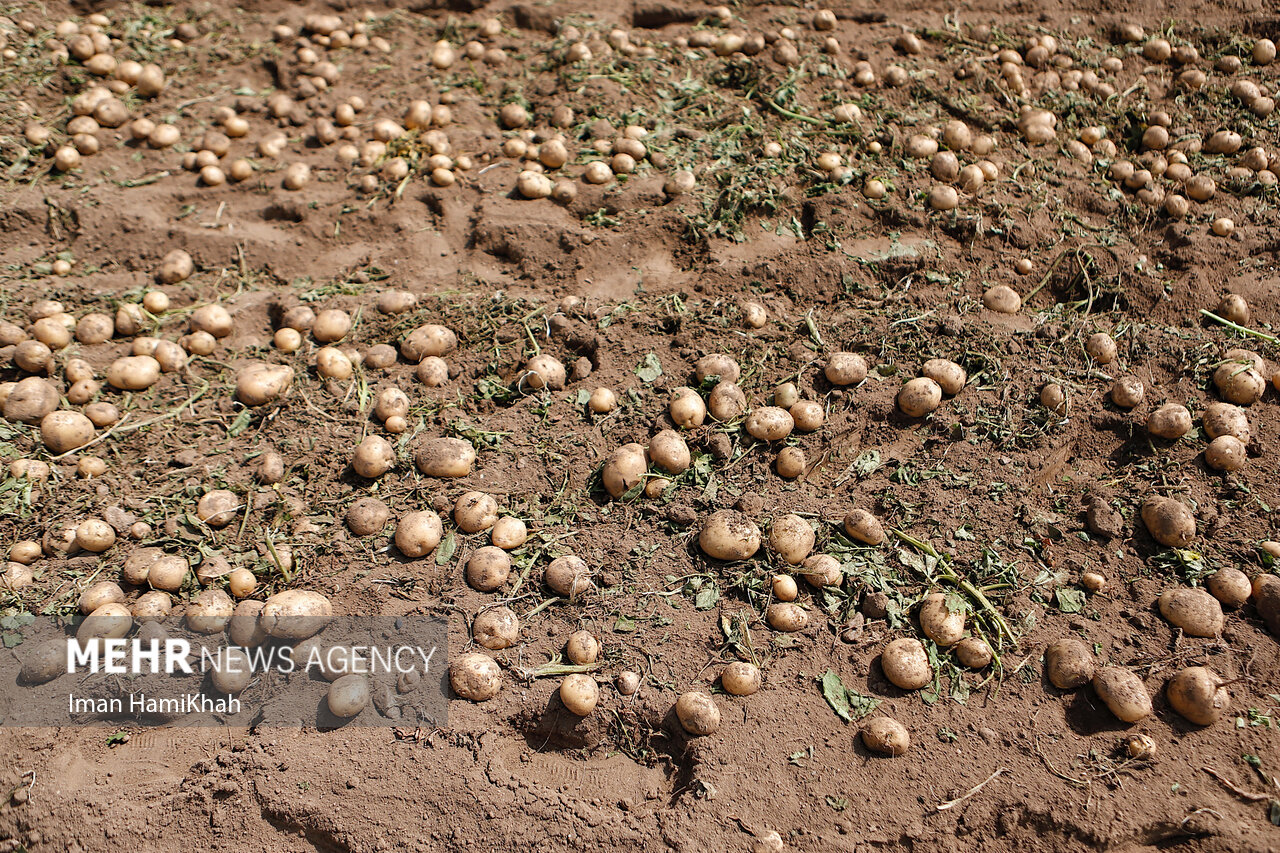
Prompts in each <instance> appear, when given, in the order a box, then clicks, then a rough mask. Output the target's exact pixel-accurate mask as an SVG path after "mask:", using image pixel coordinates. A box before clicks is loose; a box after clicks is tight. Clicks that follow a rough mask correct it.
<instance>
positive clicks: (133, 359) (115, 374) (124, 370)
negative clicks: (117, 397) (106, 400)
mask: <svg viewBox="0 0 1280 853" xmlns="http://www.w3.org/2000/svg"><path fill="white" fill-rule="evenodd" d="M159 380H160V362H159V361H157V360H156V359H155V358H154V357H152V356H149V355H127V356H123V357H121V358H117V359H116V360H115V361H113V362H111V364H110V366H108V367H107V384H109V385H110V386H111V387H112V388H118V389H120V390H121V391H145V390H146V389H148V388H150V387H151V386H152V385H155V384H156V382H158V381H159Z"/></svg>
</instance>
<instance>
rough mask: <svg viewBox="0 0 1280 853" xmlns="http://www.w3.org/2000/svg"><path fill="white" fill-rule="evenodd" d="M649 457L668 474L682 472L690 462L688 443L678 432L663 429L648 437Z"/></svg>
mask: <svg viewBox="0 0 1280 853" xmlns="http://www.w3.org/2000/svg"><path fill="white" fill-rule="evenodd" d="M649 459H651V460H652V461H653V464H655V465H657V466H658V467H659V468H661V469H662V470H664V471H666V472H667V473H668V474H672V475H676V474H680V473H683V472H684V471H685V470H687V469H688V467H689V465H690V462H691V457H690V454H689V445H688V444H686V443H685V440H684V439H683V438H682V437H681V436H680V433H678V432H676V431H675V430H673V429H664V430H662V431H661V432H659V433H658V434H657V435H655V436H654V437H653V438H651V439H649Z"/></svg>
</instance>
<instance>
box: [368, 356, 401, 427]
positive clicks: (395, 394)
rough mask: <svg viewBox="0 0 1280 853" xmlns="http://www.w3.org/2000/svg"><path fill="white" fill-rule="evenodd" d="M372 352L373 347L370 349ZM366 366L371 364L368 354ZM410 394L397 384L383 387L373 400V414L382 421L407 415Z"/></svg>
mask: <svg viewBox="0 0 1280 853" xmlns="http://www.w3.org/2000/svg"><path fill="white" fill-rule="evenodd" d="M370 352H372V349H371V350H370ZM364 363H365V367H368V366H369V359H368V356H367V354H366V357H365V362H364ZM409 405H410V404H409V395H408V394H406V393H404V392H403V391H401V390H400V389H399V388H396V387H395V386H391V387H388V388H383V389H382V390H381V391H379V392H378V396H377V397H375V398H374V401H373V414H374V415H375V416H376V417H377V418H378V420H380V421H388V420H390V419H391V418H394V417H401V418H403V417H405V416H406V415H408V414H409Z"/></svg>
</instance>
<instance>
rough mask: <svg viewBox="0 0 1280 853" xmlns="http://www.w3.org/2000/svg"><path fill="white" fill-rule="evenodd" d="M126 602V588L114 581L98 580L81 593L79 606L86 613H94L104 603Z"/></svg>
mask: <svg viewBox="0 0 1280 853" xmlns="http://www.w3.org/2000/svg"><path fill="white" fill-rule="evenodd" d="M123 602H124V590H122V589H121V588H120V585H119V584H118V583H116V582H114V581H98V582H97V583H95V584H94V585H93V586H91V587H89V588H88V589H86V590H85V591H84V592H82V593H80V600H79V602H78V603H77V606H78V607H79V608H80V612H81V613H84V614H89V613H92V612H93V611H95V610H97V609H98V608H99V607H101V606H102V605H104V604H122V603H123Z"/></svg>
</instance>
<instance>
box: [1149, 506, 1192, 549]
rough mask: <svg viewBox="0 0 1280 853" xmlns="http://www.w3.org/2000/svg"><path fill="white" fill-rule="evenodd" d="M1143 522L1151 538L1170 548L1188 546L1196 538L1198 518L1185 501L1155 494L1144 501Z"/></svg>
mask: <svg viewBox="0 0 1280 853" xmlns="http://www.w3.org/2000/svg"><path fill="white" fill-rule="evenodd" d="M1142 523H1143V524H1145V525H1146V526H1147V530H1148V531H1150V533H1151V538H1153V539H1155V540H1156V541H1157V542H1159V543H1160V544H1161V545H1167V546H1169V547H1170V548H1186V547H1187V546H1188V545H1190V544H1191V543H1192V541H1193V540H1194V539H1195V538H1196V518H1195V516H1194V515H1192V514H1191V510H1190V509H1188V508H1187V506H1186V505H1185V504H1183V503H1180V502H1178V501H1176V500H1174V499H1173V498H1165V497H1159V496H1153V497H1150V498H1147V499H1146V500H1145V501H1143V503H1142Z"/></svg>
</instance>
